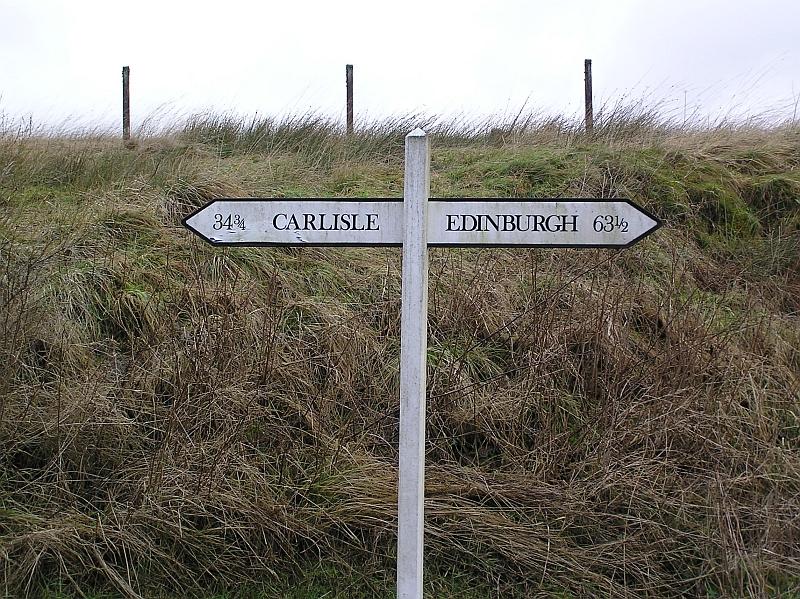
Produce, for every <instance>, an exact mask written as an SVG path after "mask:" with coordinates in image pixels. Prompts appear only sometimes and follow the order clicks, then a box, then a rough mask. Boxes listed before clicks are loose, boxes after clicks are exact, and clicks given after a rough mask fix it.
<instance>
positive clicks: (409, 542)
mask: <svg viewBox="0 0 800 599" xmlns="http://www.w3.org/2000/svg"><path fill="white" fill-rule="evenodd" d="M429 194H430V142H429V140H428V136H427V135H426V133H425V132H424V131H423V130H422V129H419V128H417V129H414V131H412V132H411V133H409V134H408V135H407V136H406V168H405V181H404V185H403V197H404V207H403V208H404V210H403V212H404V224H403V226H404V233H403V304H402V310H401V320H400V472H399V481H398V492H397V516H398V518H397V526H398V530H397V597H398V598H399V599H422V544H423V532H424V526H425V518H424V497H425V386H426V378H427V372H426V368H427V353H428V196H429Z"/></svg>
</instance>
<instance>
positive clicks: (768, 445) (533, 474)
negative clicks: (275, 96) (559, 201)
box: [0, 109, 800, 597]
mask: <svg viewBox="0 0 800 599" xmlns="http://www.w3.org/2000/svg"><path fill="white" fill-rule="evenodd" d="M617 110H618V112H617V113H613V111H612V113H611V114H610V116H608V117H603V115H602V114H601V115H600V116H599V118H598V120H597V122H598V126H597V129H596V131H595V135H594V136H593V137H592V138H589V137H586V136H585V135H583V134H582V133H581V132H580V131H579V126H578V125H577V124H575V123H573V122H571V121H569V120H568V119H544V118H540V117H535V116H530V117H525V116H517V118H515V119H514V120H513V121H509V122H506V123H502V122H501V123H499V124H498V123H491V122H490V121H487V122H486V123H478V124H475V123H471V124H464V123H459V122H458V121H452V122H444V121H435V120H433V121H429V122H427V124H428V125H429V128H431V129H432V130H433V132H434V142H433V143H434V145H433V147H434V156H433V195H435V196H459V195H461V196H468V195H474V196H481V195H482V196H491V195H496V194H502V195H509V196H515V197H523V198H524V197H535V196H537V195H544V194H547V195H562V196H565V197H581V196H584V197H586V196H601V197H617V196H623V197H631V198H632V199H634V200H636V201H638V202H640V203H642V204H643V205H646V206H647V207H648V208H649V209H650V210H652V211H654V212H655V213H657V214H659V215H660V216H662V217H663V218H664V219H665V220H666V227H664V228H663V229H662V230H660V231H659V233H658V234H657V235H655V236H652V237H650V238H648V239H647V240H645V241H644V242H643V243H641V244H639V245H637V246H635V247H634V248H631V249H629V250H626V251H623V252H609V251H601V250H586V251H577V250H545V249H538V250H527V249H524V250H507V249H505V250H471V249H463V250H455V249H446V250H445V249H433V250H432V251H431V258H430V259H431V264H430V273H431V274H430V316H429V329H430V334H429V353H428V360H429V368H430V373H429V388H428V395H429V403H428V420H427V422H428V431H427V432H428V445H427V449H428V451H427V453H428V456H427V457H428V470H427V475H426V486H427V492H426V510H427V524H426V547H427V556H428V579H427V583H426V584H427V585H428V587H427V588H428V591H429V592H430V593H432V594H434V595H435V596H445V597H449V596H452V597H456V596H458V597H477V596H487V595H491V594H498V595H501V596H520V597H523V596H531V595H533V594H535V593H541V594H544V595H550V596H559V595H560V596H593V595H602V596H606V595H608V596H620V597H625V596H682V595H690V596H718V595H720V594H722V595H733V596H746V595H754V596H764V595H769V594H774V595H777V594H780V593H789V592H792V591H796V590H797V587H798V584H800V550H799V549H798V548H799V547H800V528H798V525H797V513H798V510H799V509H800V505H798V497H800V404H798V396H800V374H799V373H800V333H798V331H800V326H798V318H799V317H800V304H798V300H797V297H798V291H800V262H798V256H800V251H798V250H800V232H799V229H798V226H799V225H800V201H799V200H798V187H797V169H798V155H799V154H798V152H799V151H800V150H799V148H800V136H799V135H798V132H797V128H796V127H792V126H789V125H787V126H781V127H773V128H769V129H764V128H758V127H754V126H735V127H734V126H730V125H725V126H718V127H715V128H710V129H709V128H706V129H702V128H699V127H697V126H696V124H688V125H687V124H685V123H675V122H673V121H670V120H669V119H667V120H664V119H663V118H661V119H660V120H659V119H658V118H656V117H655V116H654V115H652V114H642V113H636V112H635V111H634V112H632V113H631V112H629V113H627V114H626V113H625V112H624V110H622V109H617ZM419 122H420V117H416V116H408V117H401V118H399V119H396V120H394V121H387V122H383V123H375V124H371V125H365V126H363V127H362V128H361V129H360V130H358V131H357V132H356V134H355V135H354V136H353V137H350V138H348V137H346V136H344V135H343V133H342V132H341V131H340V130H339V127H338V125H336V124H334V123H332V122H331V121H329V120H326V119H325V118H323V117H318V116H314V115H308V116H304V117H298V118H290V119H284V120H271V119H260V120H253V121H242V120H236V119H233V118H229V117H225V116H213V115H209V116H204V117H198V118H196V119H194V120H192V121H190V122H188V123H186V124H185V125H184V126H183V127H182V128H181V129H180V130H179V131H176V132H174V133H172V134H170V135H169V136H167V137H165V138H164V139H160V138H146V139H139V140H138V142H137V145H136V146H135V147H134V148H122V147H121V146H120V144H119V143H118V142H116V141H114V140H111V139H108V138H90V137H81V136H73V137H71V138H64V137H50V138H47V137H41V136H39V137H36V136H34V137H29V136H26V135H17V134H15V133H9V132H6V133H5V134H4V136H3V137H2V138H1V139H0V204H2V207H3V209H4V214H5V216H4V219H3V220H2V221H0V232H2V235H1V236H0V446H1V449H0V478H1V479H2V485H0V564H1V565H2V568H0V571H1V572H2V578H1V579H0V581H1V584H2V588H3V591H4V592H5V593H6V594H8V595H9V596H26V595H27V596H37V595H50V596H52V593H55V592H56V591H53V589H61V590H60V591H58V592H59V593H65V594H66V595H67V596H71V595H77V596H80V594H81V593H90V592H95V591H96V590H98V589H99V592H101V593H102V592H109V593H113V594H114V596H128V597H135V596H153V595H159V594H160V595H164V596H170V595H173V596H187V595H197V596H212V593H213V592H214V590H215V589H221V591H220V593H222V595H220V596H227V595H226V593H228V592H233V593H234V594H235V593H236V591H231V590H232V589H240V588H242V587H243V585H244V586H247V588H249V589H252V593H251V595H247V593H245V591H241V593H242V596H271V595H282V596H322V595H323V594H324V593H326V592H331V593H333V594H334V596H342V597H344V596H348V597H350V596H364V597H367V596H382V595H387V594H391V592H392V588H393V577H394V573H393V568H394V551H395V546H394V539H395V533H396V476H397V473H396V462H397V437H398V418H399V405H398V379H397V374H398V368H399V312H400V310H399V307H400V306H399V302H400V257H399V252H398V251H397V250H396V249H349V250H345V249H338V250H337V249H310V248H309V249H294V248H283V249H281V248H273V249H239V250H232V249H227V250H223V249H215V248H211V247H207V246H204V245H202V244H201V243H199V242H198V241H197V240H196V239H194V238H193V237H192V236H191V235H190V234H188V233H187V232H186V231H185V230H183V229H182V228H181V227H180V225H179V221H180V218H181V217H182V216H183V215H185V214H186V213H187V212H188V211H190V210H192V209H194V208H195V207H196V206H198V205H201V204H203V203H204V202H206V201H207V200H209V199H211V198H213V197H218V196H225V195H227V196H232V195H235V196H248V195H254V196H257V195H271V196H303V195H319V196H322V197H326V196H330V197H333V196H341V195H356V196H382V195H391V196H396V195H399V194H400V193H401V191H400V190H401V185H402V161H401V158H402V143H403V136H404V135H405V133H407V131H408V130H409V129H410V128H412V127H413V126H415V125H417V124H419ZM292 588H295V591H290V589H292ZM257 589H262V590H257ZM297 589H305V590H304V591H303V592H304V593H306V594H305V595H301V594H297V593H298V592H299V591H297ZM247 592H248V593H249V592H250V591H247ZM291 592H295V595H291V594H290V593H291Z"/></svg>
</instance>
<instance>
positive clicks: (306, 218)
mask: <svg viewBox="0 0 800 599" xmlns="http://www.w3.org/2000/svg"><path fill="white" fill-rule="evenodd" d="M309 229H311V230H312V231H316V230H317V227H315V226H314V215H313V214H308V213H306V214H303V231H308V230H309Z"/></svg>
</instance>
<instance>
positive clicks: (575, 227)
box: [564, 214, 578, 233]
mask: <svg viewBox="0 0 800 599" xmlns="http://www.w3.org/2000/svg"><path fill="white" fill-rule="evenodd" d="M568 218H571V219H572V222H571V223H569V224H570V225H571V226H572V228H571V229H567V228H566V227H567V219H568ZM564 230H565V231H566V230H569V231H572V232H573V233H575V232H577V230H578V215H577V214H573V215H571V216H565V217H564Z"/></svg>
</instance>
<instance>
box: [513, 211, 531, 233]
mask: <svg viewBox="0 0 800 599" xmlns="http://www.w3.org/2000/svg"><path fill="white" fill-rule="evenodd" d="M527 220H528V226H527V227H526V228H524V229H523V228H522V215H521V214H517V223H516V225H517V231H529V230H530V228H531V217H530V215H528V219H527Z"/></svg>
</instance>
